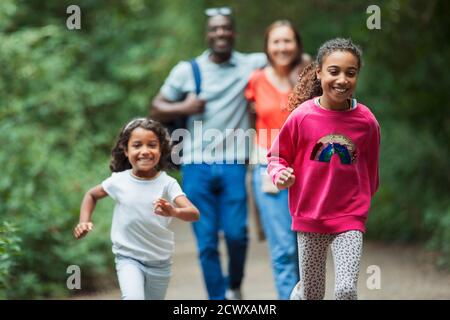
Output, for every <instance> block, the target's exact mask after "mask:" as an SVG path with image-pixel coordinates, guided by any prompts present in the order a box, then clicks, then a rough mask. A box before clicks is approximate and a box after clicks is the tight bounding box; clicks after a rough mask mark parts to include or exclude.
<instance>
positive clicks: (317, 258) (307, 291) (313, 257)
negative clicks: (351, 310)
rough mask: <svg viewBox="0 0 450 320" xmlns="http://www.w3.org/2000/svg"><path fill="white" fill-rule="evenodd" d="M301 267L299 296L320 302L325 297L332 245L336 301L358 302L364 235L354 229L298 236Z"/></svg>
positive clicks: (301, 233) (303, 233)
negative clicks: (327, 263)
mask: <svg viewBox="0 0 450 320" xmlns="http://www.w3.org/2000/svg"><path fill="white" fill-rule="evenodd" d="M297 242H298V258H299V265H300V282H301V286H300V297H301V299H302V300H320V299H323V298H324V296H325V277H326V260H327V250H328V246H329V245H330V244H331V253H332V255H333V262H334V269H335V288H334V296H335V299H336V300H356V299H357V298H358V295H357V282H358V273H359V264H360V260H361V254H362V242H363V234H362V232H361V231H356V230H351V231H347V232H343V233H337V234H322V233H309V232H308V233H307V232H298V233H297Z"/></svg>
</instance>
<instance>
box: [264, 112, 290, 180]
mask: <svg viewBox="0 0 450 320" xmlns="http://www.w3.org/2000/svg"><path fill="white" fill-rule="evenodd" d="M295 122H296V121H295V118H294V117H289V118H288V120H287V121H286V123H285V124H284V125H283V127H282V128H281V130H280V132H279V133H278V135H277V136H276V138H275V140H274V142H273V143H272V147H271V148H270V150H269V152H268V153H267V160H268V166H267V172H268V173H269V175H270V177H271V178H272V182H273V183H274V184H276V181H277V180H278V177H279V176H280V174H281V172H282V171H283V170H285V169H287V168H288V167H290V166H292V163H293V160H294V155H295V153H294V150H295V148H294V146H295V145H294V142H293V141H296V140H297V139H296V137H295V136H296V132H295V130H294V128H295V125H294V123H295Z"/></svg>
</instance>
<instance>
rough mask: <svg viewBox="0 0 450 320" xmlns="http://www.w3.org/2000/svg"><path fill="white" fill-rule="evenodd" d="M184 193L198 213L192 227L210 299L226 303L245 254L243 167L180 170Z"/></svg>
mask: <svg viewBox="0 0 450 320" xmlns="http://www.w3.org/2000/svg"><path fill="white" fill-rule="evenodd" d="M181 170H182V174H183V191H184V192H185V193H186V195H187V197H188V198H189V200H191V201H192V203H193V204H194V205H195V206H196V207H197V208H198V209H199V211H200V220H199V221H197V222H194V223H193V224H192V226H193V229H194V234H195V238H196V239H197V247H198V252H199V258H200V265H201V268H202V271H203V279H204V281H205V284H206V289H207V291H208V296H209V299H211V300H223V299H225V291H226V289H227V288H231V289H238V288H240V286H241V282H242V278H243V276H244V264H245V257H246V251H247V241H248V240H247V193H246V190H245V175H246V170H247V166H246V165H244V164H188V165H183V166H182V167H181ZM221 231H223V235H224V237H225V242H226V245H227V249H228V250H227V253H228V270H227V271H228V272H225V273H227V274H228V277H227V276H225V275H224V273H222V268H221V263H220V255H219V250H218V244H219V233H220V232H221Z"/></svg>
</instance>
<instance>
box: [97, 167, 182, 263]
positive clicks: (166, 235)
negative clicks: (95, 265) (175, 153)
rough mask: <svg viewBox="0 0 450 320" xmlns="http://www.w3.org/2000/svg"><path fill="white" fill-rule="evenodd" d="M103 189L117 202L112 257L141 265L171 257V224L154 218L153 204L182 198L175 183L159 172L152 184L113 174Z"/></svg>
mask: <svg viewBox="0 0 450 320" xmlns="http://www.w3.org/2000/svg"><path fill="white" fill-rule="evenodd" d="M102 187H103V189H104V190H105V191H106V193H108V195H109V196H111V198H113V199H114V200H115V201H116V206H115V207H114V215H113V221H112V227H111V240H112V251H113V253H114V254H115V255H122V256H126V257H130V258H133V259H136V260H139V261H141V262H144V263H145V262H150V261H162V260H168V259H170V258H171V257H172V253H173V249H174V236H173V232H172V231H171V230H169V229H168V226H169V223H170V221H171V220H172V218H170V217H163V216H159V215H157V214H155V212H154V210H153V202H154V201H155V200H157V199H158V198H164V199H166V200H167V201H170V202H171V203H172V204H173V201H174V200H175V198H176V197H178V196H181V195H184V193H183V191H182V190H181V187H180V185H179V184H178V182H177V181H176V180H175V179H174V178H172V177H170V176H168V175H167V174H166V173H165V172H164V171H161V172H160V174H159V175H158V176H156V177H155V178H153V179H151V180H139V179H137V178H135V177H133V176H132V175H131V169H130V170H126V171H122V172H116V173H113V174H112V175H111V177H109V178H108V179H106V180H105V181H103V182H102Z"/></svg>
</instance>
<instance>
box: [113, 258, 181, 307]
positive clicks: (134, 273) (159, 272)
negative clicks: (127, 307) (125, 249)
mask: <svg viewBox="0 0 450 320" xmlns="http://www.w3.org/2000/svg"><path fill="white" fill-rule="evenodd" d="M115 262H116V271H117V278H118V280H119V286H120V291H121V293H122V299H123V300H163V299H164V297H165V296H166V291H167V287H168V285H169V280H170V276H171V265H172V262H171V261H170V260H167V261H155V262H149V263H145V264H144V263H142V262H140V261H138V260H136V259H133V258H129V257H124V256H119V255H117V256H116V258H115Z"/></svg>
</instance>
